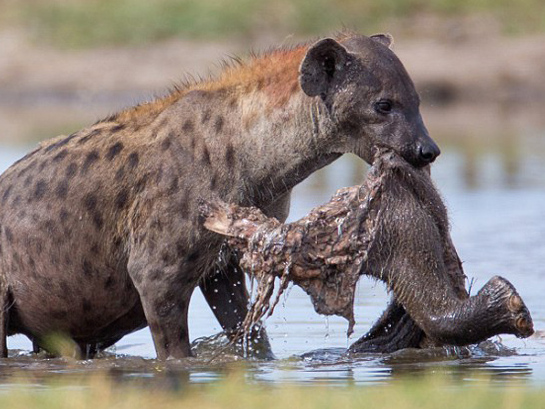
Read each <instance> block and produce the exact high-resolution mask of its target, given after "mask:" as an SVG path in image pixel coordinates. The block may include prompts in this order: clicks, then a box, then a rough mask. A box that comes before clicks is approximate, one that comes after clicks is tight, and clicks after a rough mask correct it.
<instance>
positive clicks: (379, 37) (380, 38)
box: [369, 33, 394, 48]
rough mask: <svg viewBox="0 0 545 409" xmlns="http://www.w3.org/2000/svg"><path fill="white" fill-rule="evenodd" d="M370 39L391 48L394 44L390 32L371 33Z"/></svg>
mask: <svg viewBox="0 0 545 409" xmlns="http://www.w3.org/2000/svg"><path fill="white" fill-rule="evenodd" d="M369 38H371V40H374V41H376V42H377V43H381V44H382V45H385V46H386V47H388V48H392V45H393V44H394V37H392V35H391V34H389V33H386V34H375V35H372V36H371V37H369Z"/></svg>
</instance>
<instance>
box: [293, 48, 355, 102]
mask: <svg viewBox="0 0 545 409" xmlns="http://www.w3.org/2000/svg"><path fill="white" fill-rule="evenodd" d="M347 60H348V51H347V50H346V48H344V47H343V46H342V45H340V44H339V43H338V42H337V41H335V40H333V39H332V38H325V39H323V40H320V41H318V42H317V43H316V44H314V45H312V46H311V47H310V48H309V49H308V51H307V54H306V55H305V58H303V62H302V63H301V67H300V68H299V83H300V84H301V88H302V89H303V92H304V93H305V94H307V95H308V96H309V97H315V96H317V95H321V96H325V95H326V94H327V91H328V90H329V88H330V85H331V83H332V82H333V80H334V79H335V78H336V77H337V76H338V75H339V73H340V72H342V71H343V70H344V67H345V64H346V61H347Z"/></svg>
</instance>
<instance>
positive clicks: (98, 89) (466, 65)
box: [0, 31, 545, 143]
mask: <svg viewBox="0 0 545 409" xmlns="http://www.w3.org/2000/svg"><path fill="white" fill-rule="evenodd" d="M394 36H395V32H394ZM294 41H296V40H295V39H292V38H287V39H283V38H263V39H259V40H252V41H249V42H248V43H234V42H229V41H225V42H216V43H211V42H198V41H185V40H180V39H174V40H169V41H165V42H162V43H158V44H154V45H151V46H150V45H148V46H146V47H140V48H139V47H131V48H129V47H124V48H100V49H90V50H77V51H74V50H70V51H68V50H58V49H53V48H48V47H45V46H37V45H35V44H32V43H30V42H29V41H28V40H27V39H26V38H25V36H24V35H23V34H22V33H19V32H16V31H3V32H0V129H1V130H2V132H1V133H0V141H5V142H10V143H12V142H13V143H16V142H25V141H27V142H28V141H32V140H38V139H43V138H47V137H49V136H53V135H56V134H58V133H63V132H70V131H71V130H74V129H77V128H79V127H81V126H83V125H85V124H88V123H91V122H93V121H95V120H97V119H100V118H101V117H104V116H105V115H108V114H109V113H111V112H113V111H117V110H119V109H121V108H122V107H124V106H129V105H133V104H135V103H137V102H141V101H145V100H148V99H150V98H153V97H154V96H156V95H161V94H162V93H165V92H166V91H167V90H168V88H169V87H171V86H172V85H173V84H174V83H176V82H179V81H181V80H183V79H184V78H187V77H188V76H189V77H191V76H194V77H199V76H201V77H206V76H207V75H209V74H213V73H214V72H217V71H218V70H219V69H220V67H221V64H220V63H221V61H222V59H225V58H228V57H229V56H230V55H246V54H247V52H248V51H249V50H252V49H254V50H263V49H267V48H268V47H270V46H275V45H278V44H282V43H288V44H289V43H293V42H294ZM544 43H545V35H539V36H533V37H513V38H505V37H501V36H499V35H497V34H493V33H491V34H490V35H486V34H483V33H480V34H479V35H474V36H463V37H445V36H442V35H437V36H436V37H435V36H432V35H429V36H427V37H425V38H423V37H421V38H418V39H416V38H411V39H409V38H402V37H396V42H395V45H394V48H395V51H396V53H397V54H398V55H399V56H400V58H401V59H402V61H403V62H404V64H405V65H406V67H407V69H408V71H409V73H410V74H411V76H412V77H413V79H414V81H415V83H416V84H417V87H418V88H419V90H420V93H421V95H422V99H423V103H424V106H425V108H426V109H427V111H428V113H427V117H428V118H430V116H432V117H431V118H430V120H431V123H434V122H436V123H438V124H441V123H442V122H443V120H444V119H445V111H444V109H446V108H449V109H451V108H452V107H456V111H455V112H456V113H457V115H458V114H459V113H460V112H465V113H466V114H468V115H469V116H470V118H471V119H475V120H479V122H481V121H482V119H483V117H484V118H485V119H484V122H485V123H486V122H490V125H491V126H494V122H495V121H496V120H497V119H498V118H501V117H502V116H503V113H502V112H504V111H505V110H506V109H507V110H509V111H512V110H518V111H519V112H518V114H520V115H523V119H521V121H522V122H523V123H525V124H535V126H536V127H542V126H543V118H542V115H541V114H540V112H543V109H542V108H543V107H544V106H545V82H544V81H543V78H545V47H543V44H544ZM461 106H463V107H469V108H466V109H461V108H460V107H461ZM536 106H538V107H539V108H537V109H536V108H535V107H536ZM481 109H485V110H486V112H485V113H484V114H483V113H480V112H479V111H480V110H481ZM491 109H492V112H490V110H491ZM433 116H435V118H434V117H433ZM447 116H448V115H447ZM473 117H474V118H473ZM486 118H488V119H486ZM432 127H433V126H432Z"/></svg>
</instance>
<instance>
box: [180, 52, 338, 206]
mask: <svg viewBox="0 0 545 409" xmlns="http://www.w3.org/2000/svg"><path fill="white" fill-rule="evenodd" d="M305 52H306V47H299V48H294V49H292V50H281V51H275V52H273V53H271V54H268V55H265V56H263V57H260V58H255V59H254V60H252V61H251V62H250V63H248V64H247V65H242V66H240V67H237V68H233V69H230V70H227V71H226V72H225V73H224V74H223V75H222V76H220V77H219V79H218V80H217V81H213V82H207V83H203V84H200V85H198V86H195V87H193V88H192V90H191V91H192V92H190V93H188V94H186V95H185V96H184V98H183V101H185V105H186V106H187V105H193V106H198V107H199V108H198V111H199V112H195V115H194V116H195V117H199V118H200V119H201V120H200V124H201V125H199V126H203V127H204V128H205V129H202V130H201V131H202V135H203V138H204V143H205V144H206V145H207V147H208V149H209V150H210V153H211V155H212V157H214V158H217V160H215V161H213V165H214V166H215V168H216V171H217V173H219V174H221V175H222V179H223V185H224V186H226V194H224V195H222V196H223V197H224V199H226V200H229V201H231V202H236V203H240V204H244V205H257V206H266V205H267V204H268V203H270V202H272V201H274V200H275V199H276V198H277V197H279V196H281V195H283V194H285V193H286V192H288V191H289V190H291V189H292V188H293V187H294V186H295V185H296V184H298V183H299V182H301V181H302V180H304V179H305V178H306V177H307V176H309V175H310V174H311V173H312V172H314V171H315V170H317V169H319V168H321V167H323V166H325V165H327V164H329V163H331V162H332V161H333V160H335V159H336V158H337V157H338V156H339V154H335V153H331V152H329V151H328V149H327V146H325V145H326V142H327V140H328V139H329V138H328V137H327V135H329V134H331V133H332V131H331V126H330V122H329V120H328V118H329V115H327V113H326V110H325V109H324V107H323V104H322V103H321V100H320V99H319V98H310V97H308V96H306V95H305V94H304V93H303V91H302V90H301V87H300V85H299V66H300V64H301V60H302V59H303V57H304V55H305ZM193 99H195V100H194V101H193ZM196 122H199V121H196Z"/></svg>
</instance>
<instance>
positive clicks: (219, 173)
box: [0, 33, 439, 359]
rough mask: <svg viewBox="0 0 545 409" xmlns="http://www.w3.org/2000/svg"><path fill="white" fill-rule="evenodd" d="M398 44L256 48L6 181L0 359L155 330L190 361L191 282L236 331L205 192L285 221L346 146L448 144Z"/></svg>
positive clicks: (430, 150)
mask: <svg viewBox="0 0 545 409" xmlns="http://www.w3.org/2000/svg"><path fill="white" fill-rule="evenodd" d="M389 45H390V38H389V37H388V36H385V35H377V36H371V37H365V36H362V35H358V34H354V33H348V34H347V33H345V34H342V35H339V36H337V37H336V38H335V39H332V38H326V39H322V40H320V41H318V42H316V43H314V44H303V45H299V46H295V47H293V48H290V49H278V50H275V51H272V52H270V53H268V54H265V55H262V56H258V57H253V58H251V59H250V60H249V61H247V62H244V63H242V64H235V65H233V66H231V67H228V68H226V69H225V70H224V71H223V72H222V73H221V74H220V75H219V77H218V78H217V79H216V80H210V81H205V82H198V83H193V84H188V85H186V86H183V87H179V88H177V89H175V90H174V91H173V92H172V93H170V95H168V96H166V97H165V98H162V99H158V100H156V101H154V102H151V103H147V104H144V105H140V106H137V107H134V108H131V109H128V110H125V111H123V112H120V113H119V114H117V115H114V116H112V117H110V118H107V119H105V120H103V121H100V122H98V123H96V124H94V125H92V126H90V127H88V128H85V129H82V130H80V131H78V132H75V133H73V134H72V135H70V136H67V137H59V138H56V139H53V140H51V141H48V142H46V143H43V144H41V145H40V146H39V147H38V148H37V149H35V150H34V151H32V152H30V153H29V154H28V155H26V156H25V157H24V158H22V159H21V160H19V161H18V162H16V163H15V164H14V165H13V166H11V167H10V168H9V169H8V170H7V171H6V172H5V173H4V174H3V175H2V176H1V177H0V253H1V254H0V278H1V280H2V281H1V282H0V297H1V298H0V300H1V301H2V303H3V306H4V308H0V320H1V322H3V323H4V325H3V326H0V330H1V332H0V350H2V352H3V355H4V356H5V355H6V353H7V350H6V344H5V338H6V336H7V335H11V334H15V333H23V334H25V335H27V336H28V337H29V338H31V339H32V340H33V341H34V343H35V345H36V346H40V345H42V346H43V339H44V337H46V336H47V335H48V334H50V333H53V332H55V333H63V334H65V335H66V336H69V337H71V338H72V339H73V340H74V341H75V342H76V343H77V344H79V345H80V347H81V348H82V351H83V352H84V353H85V352H87V353H88V354H89V353H92V352H93V351H94V350H96V349H97V348H98V349H100V348H104V347H106V346H108V345H111V344H113V343H115V342H116V341H117V340H119V339H120V338H121V337H123V336H124V335H125V334H128V333H130V332H133V331H135V330H137V329H140V328H143V327H145V326H146V325H149V327H150V330H151V334H152V336H153V341H154V344H155V349H156V352H157V356H158V357H159V358H160V359H166V358H168V357H175V358H180V357H186V356H188V355H190V353H191V352H190V348H189V333H188V325H187V311H188V305H189V300H190V298H191V294H192V292H193V290H194V288H195V287H196V286H197V285H200V286H201V288H202V290H203V292H204V294H205V297H206V299H207V301H208V302H209V303H210V304H211V305H214V306H216V307H217V308H216V309H215V313H216V316H217V317H218V319H219V320H220V323H221V324H222V326H223V327H224V328H226V329H227V330H233V329H234V328H236V326H237V325H238V323H239V322H240V320H241V318H242V315H243V314H244V312H245V310H246V293H245V290H244V288H242V287H241V286H240V285H239V286H238V287H237V286H236V284H237V281H239V280H240V274H241V273H240V271H239V270H238V269H236V268H233V269H230V270H232V271H229V272H228V274H225V272H223V273H218V272H217V271H218V268H219V267H218V265H217V264H218V252H219V249H220V247H221V244H222V238H221V237H220V236H219V235H216V234H214V233H211V232H208V231H206V230H205V229H204V228H203V227H202V223H201V222H200V220H199V217H198V212H197V202H198V200H199V199H200V198H205V199H206V198H210V197H219V198H221V199H222V200H224V201H227V202H232V203H236V204H240V205H243V206H250V205H253V206H258V207H260V208H262V209H264V210H265V211H266V212H267V213H268V214H269V215H274V216H276V217H278V218H279V219H281V220H283V219H285V217H286V216H287V211H288V206H289V195H290V191H291V189H292V188H293V187H294V186H295V185H296V184H298V183H299V182H301V181H302V180H303V179H305V178H306V177H307V176H308V175H310V174H311V173H312V172H314V171H315V170H317V169H320V168H321V167H323V166H325V165H327V164H329V163H331V162H332V161H334V160H335V159H337V158H338V157H339V156H340V155H342V154H343V153H346V152H353V153H355V154H357V155H358V156H360V157H361V158H363V159H364V160H367V161H370V160H371V158H372V157H373V153H374V150H375V148H376V147H377V146H387V147H391V148H393V149H394V150H395V151H397V152H398V153H399V154H401V155H402V156H403V157H404V158H405V159H406V160H408V161H409V162H411V163H412V164H414V165H415V166H424V165H427V164H429V163H430V162H432V161H433V160H434V159H435V157H436V156H437V155H438V154H439V150H438V148H437V146H436V145H435V143H434V142H433V141H432V140H431V139H430V137H429V135H428V132H427V130H426V128H425V126H424V124H423V122H422V118H421V116H420V113H419V98H418V95H417V93H416V91H415V88H414V86H413V83H412V81H411V79H410V78H409V76H408V74H407V73H406V71H405V69H404V68H403V66H402V64H401V62H400V61H399V60H398V59H397V58H396V56H395V55H394V53H393V52H392V51H391V50H390V48H389ZM224 270H225V269H224ZM220 271H221V269H220ZM242 281H243V280H242ZM212 284H213V285H212Z"/></svg>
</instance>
